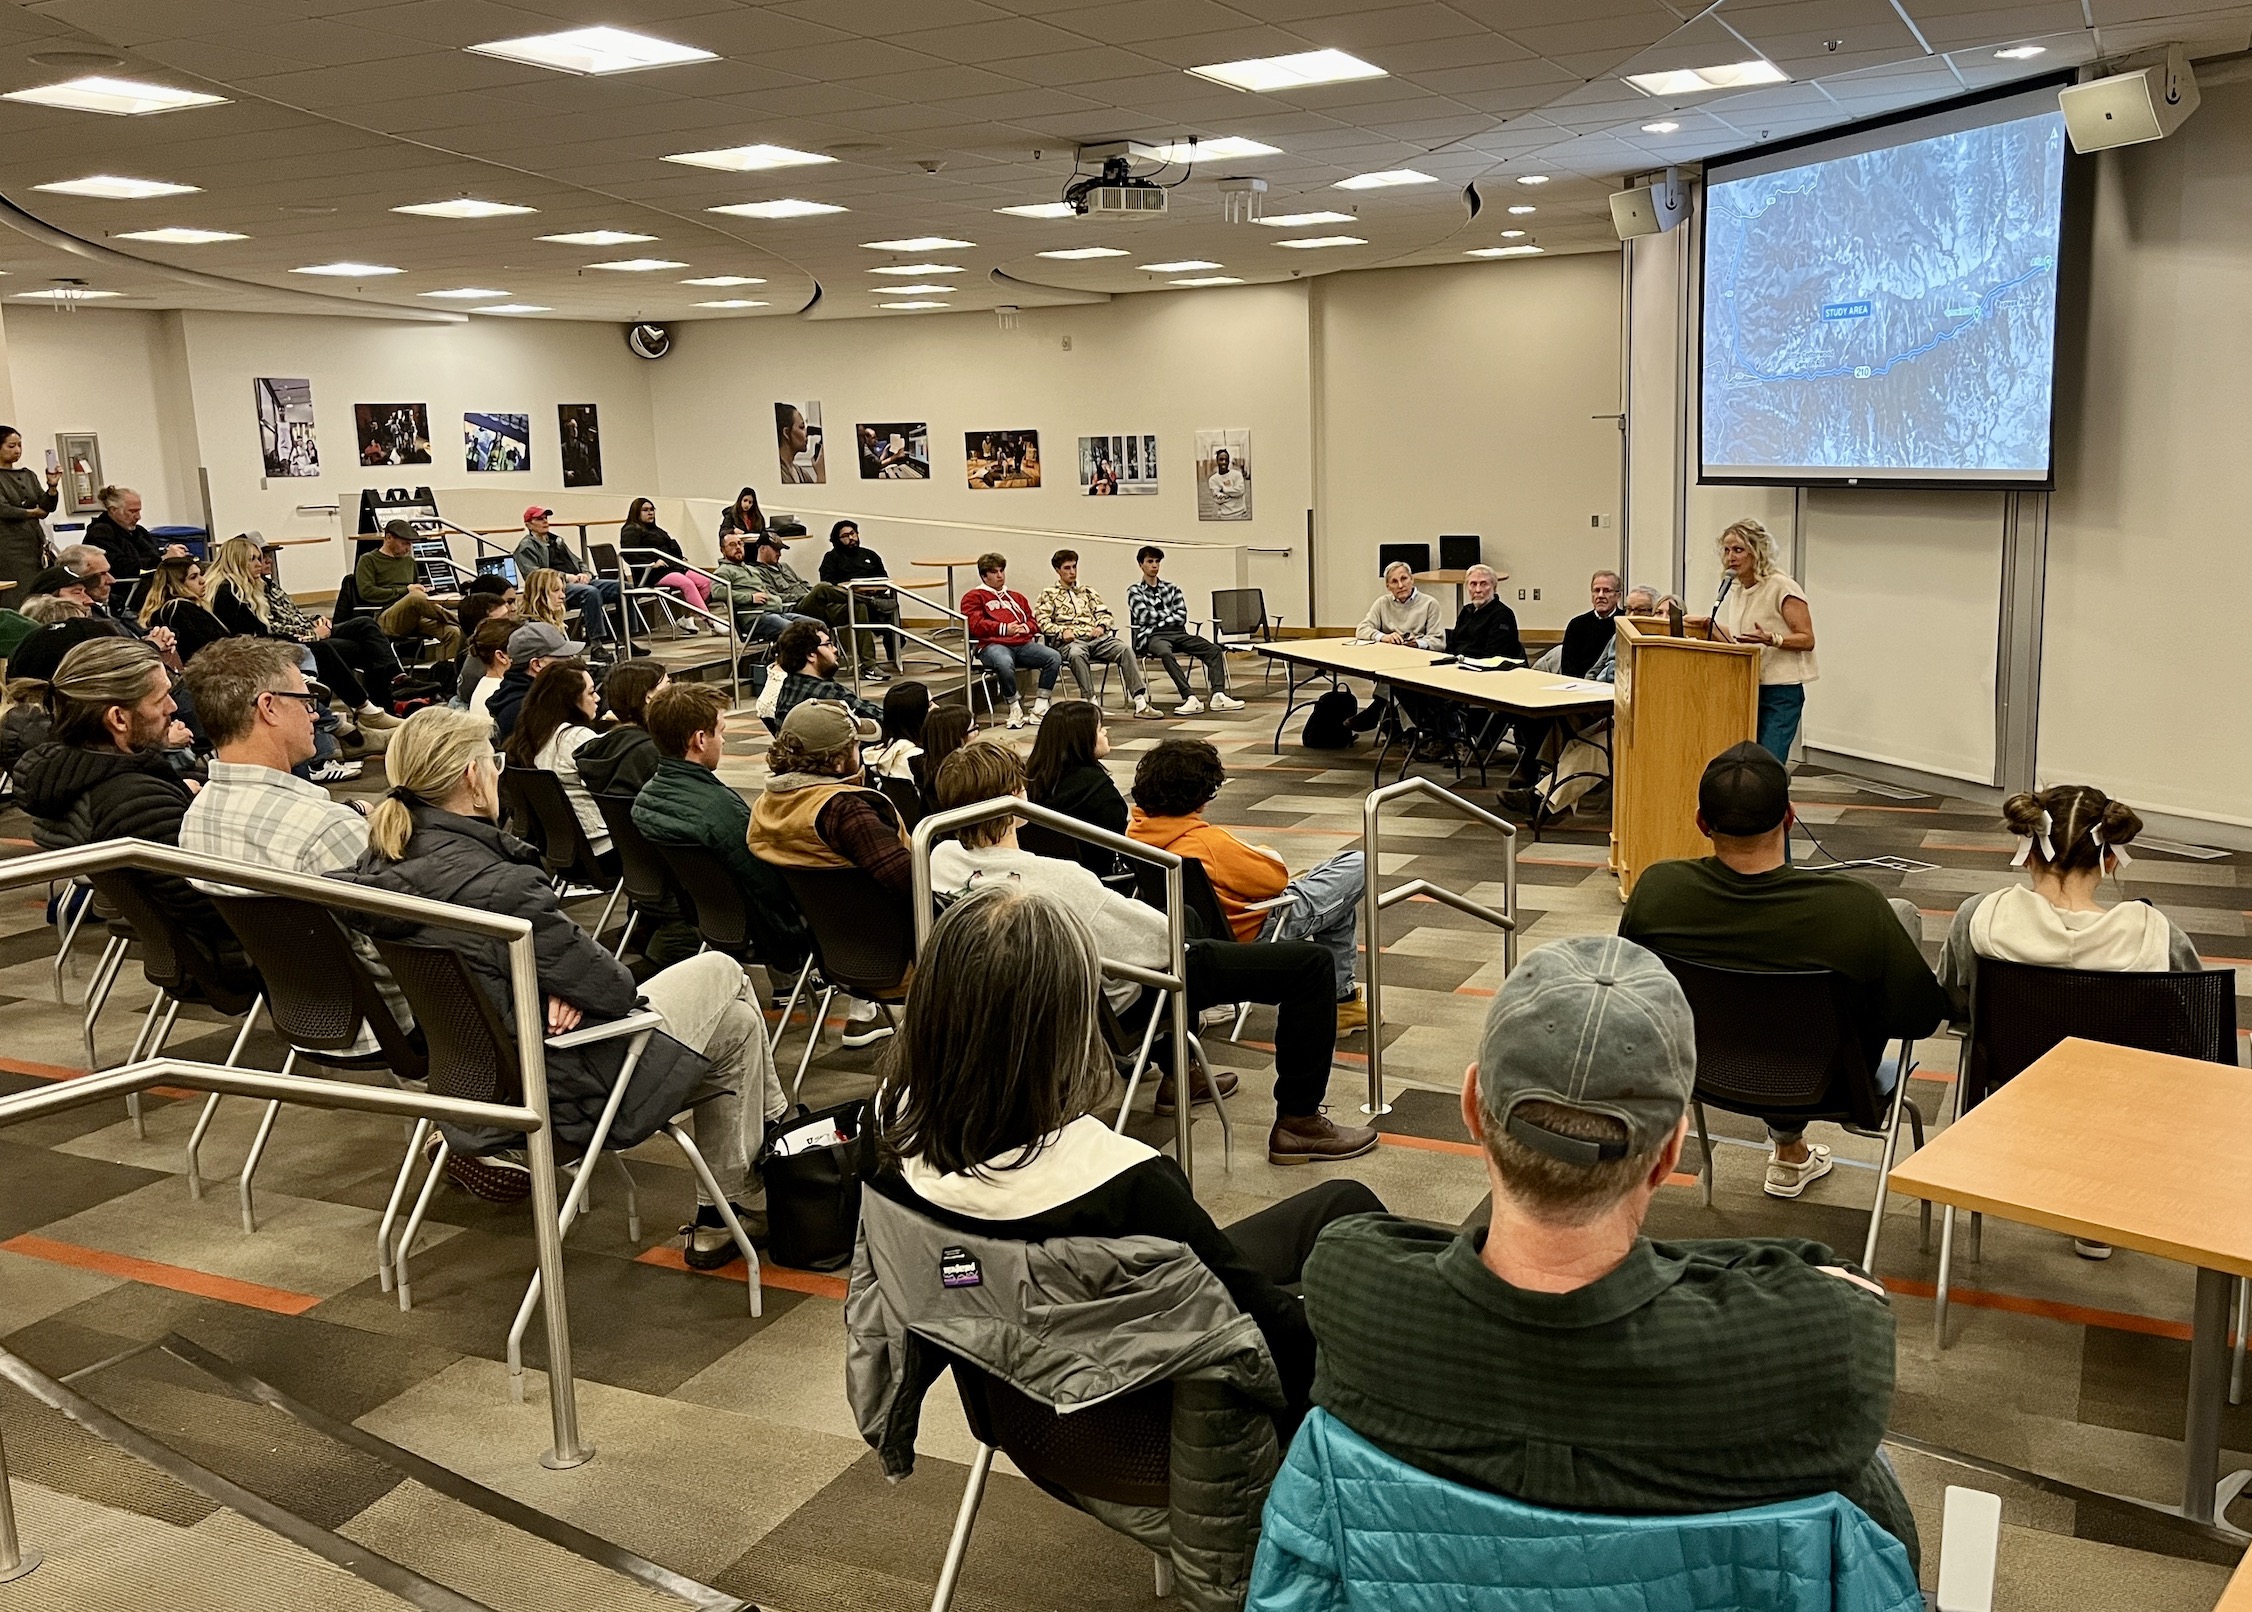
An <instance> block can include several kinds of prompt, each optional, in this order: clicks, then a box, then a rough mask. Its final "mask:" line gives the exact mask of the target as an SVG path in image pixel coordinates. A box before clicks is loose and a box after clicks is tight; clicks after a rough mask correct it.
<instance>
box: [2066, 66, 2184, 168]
mask: <svg viewBox="0 0 2252 1612" xmlns="http://www.w3.org/2000/svg"><path fill="white" fill-rule="evenodd" d="M2197 99H2198V97H2197V75H2196V74H2195V73H2192V72H2191V71H2190V66H2189V58H2188V57H2187V56H2186V55H2185V54H2184V53H2183V51H2182V47H2181V46H2179V45H2168V46H2167V47H2166V59H2165V60H2164V61H2160V62H2153V63H2151V64H2150V65H2149V66H2148V67H2145V68H2142V69H2141V70H2139V71H2137V72H2132V73H2114V74H2112V75H2111V76H2110V77H2108V78H2099V79H2094V80H2091V81H2090V82H2088V83H2086V84H2070V85H2067V86H2066V87H2065V88H2063V89H2061V90H2058V91H2057V107H2058V109H2059V110H2060V111H2062V112H2063V113H2064V127H2065V132H2066V133H2067V134H2069V135H2070V136H2071V137H2072V149H2073V150H2075V151H2079V152H2088V151H2108V150H2110V149H2111V148H2112V147H2113V146H2132V145H2140V144H2142V143H2143V142H2144V141H2146V140H2163V139H2165V138H2166V136H2168V135H2169V134H2172V133H2173V132H2174V131H2175V130H2176V129H2178V128H2180V127H2181V126H2182V121H2183V119H2185V118H2187V117H2188V116H2189V115H2190V114H2191V113H2192V112H2194V111H2196V110H2197Z"/></svg>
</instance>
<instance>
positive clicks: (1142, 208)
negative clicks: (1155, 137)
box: [1063, 140, 1167, 219]
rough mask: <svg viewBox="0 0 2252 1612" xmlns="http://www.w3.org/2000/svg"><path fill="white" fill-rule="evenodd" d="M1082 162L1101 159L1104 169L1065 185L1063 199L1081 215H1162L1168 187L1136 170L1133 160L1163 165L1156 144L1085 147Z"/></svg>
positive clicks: (1121, 216) (1123, 141)
mask: <svg viewBox="0 0 2252 1612" xmlns="http://www.w3.org/2000/svg"><path fill="white" fill-rule="evenodd" d="M1079 157H1080V160H1081V161H1082V162H1085V161H1090V160H1094V161H1100V162H1101V163H1102V172H1101V173H1099V174H1096V175H1094V176H1092V177H1090V178H1086V179H1079V180H1074V181H1073V182H1072V183H1071V184H1069V185H1067V186H1066V187H1065V188H1064V193H1063V199H1064V200H1065V201H1067V202H1069V203H1071V205H1072V207H1073V208H1074V209H1075V210H1076V211H1077V212H1078V214H1079V216H1080V217H1082V218H1125V219H1132V218H1163V217H1164V216H1165V203H1166V194H1167V193H1166V189H1165V187H1164V186H1163V185H1160V184H1158V183H1157V182H1156V181H1155V180H1152V179H1143V178H1139V177H1137V176H1136V175H1135V173H1134V159H1135V158H1136V157H1140V158H1142V159H1143V160H1144V161H1148V162H1154V163H1159V164H1162V163H1163V162H1164V160H1165V157H1164V153H1162V152H1161V151H1159V150H1158V149H1157V148H1156V147H1155V146H1145V145H1141V144H1138V143H1136V142H1133V141H1127V140H1122V141H1118V142H1116V143H1115V144H1111V145H1101V146H1082V147H1081V148H1080V151H1079Z"/></svg>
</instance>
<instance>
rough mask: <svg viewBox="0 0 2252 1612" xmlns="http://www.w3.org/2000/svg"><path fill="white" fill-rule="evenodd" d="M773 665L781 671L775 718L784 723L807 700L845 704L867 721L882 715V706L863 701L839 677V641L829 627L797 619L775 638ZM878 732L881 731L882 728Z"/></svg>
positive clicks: (775, 701)
mask: <svg viewBox="0 0 2252 1612" xmlns="http://www.w3.org/2000/svg"><path fill="white" fill-rule="evenodd" d="M774 665H775V669H776V670H777V671H779V672H780V673H781V674H782V680H781V686H780V687H779V688H778V689H777V690H776V691H775V695H774V720H775V721H776V722H784V721H787V720H788V719H789V715H790V713H791V712H792V711H794V710H795V709H797V707H798V706H799V705H801V704H803V703H804V702H805V701H807V700H827V701H829V702H831V703H832V704H836V705H842V706H844V707H846V708H847V709H848V710H850V711H851V712H852V714H853V715H854V716H856V717H859V718H860V719H861V720H863V721H865V722H874V721H876V720H877V719H878V718H879V717H881V716H882V715H883V714H884V712H883V707H882V706H880V705H878V704H876V703H875V702H874V701H873V700H864V699H862V698H861V697H860V696H859V695H857V694H855V693H853V692H852V690H851V689H849V688H847V687H845V686H844V684H842V683H840V682H838V681H837V680H836V675H835V674H836V670H837V640H836V638H835V636H834V635H832V634H831V633H830V631H829V629H828V628H826V627H823V626H821V625H819V624H818V623H815V622H811V621H794V622H792V623H790V626H789V628H788V630H787V631H785V632H784V633H783V634H782V636H781V637H780V638H778V639H776V640H775V641H774ZM877 731H878V733H879V734H880V733H881V731H882V730H881V729H880V728H879V729H878V730H877Z"/></svg>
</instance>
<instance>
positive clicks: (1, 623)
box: [0, 594, 89, 661]
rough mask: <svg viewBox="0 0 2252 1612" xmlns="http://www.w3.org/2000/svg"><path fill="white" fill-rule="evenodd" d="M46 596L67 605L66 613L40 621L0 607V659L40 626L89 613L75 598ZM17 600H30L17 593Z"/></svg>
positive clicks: (52, 615) (26, 602) (23, 613)
mask: <svg viewBox="0 0 2252 1612" xmlns="http://www.w3.org/2000/svg"><path fill="white" fill-rule="evenodd" d="M48 598H49V599H50V600H52V601H53V603H55V604H56V605H61V606H67V607H68V613H67V614H60V613H58V614H51V615H49V616H48V617H47V619H46V620H45V621H41V620H38V619H36V618H34V617H33V616H31V615H29V614H27V613H26V612H24V611H22V610H8V609H0V661H5V660H6V659H7V658H8V657H9V656H10V655H13V654H14V653H15V652H16V646H17V645H18V644H20V643H22V642H23V641H24V640H25V639H26V638H29V637H30V636H31V635H32V634H33V633H35V632H37V631H38V630H39V629H40V628H41V627H45V626H48V625H50V624H52V623H53V622H56V621H62V620H71V619H75V618H76V617H79V616H83V615H86V614H88V613H89V612H88V611H87V609H86V607H85V606H84V605H83V604H80V603H79V602H78V601H77V600H75V599H62V598H57V597H56V596H54V595H52V594H50V595H48ZM17 602H18V603H20V604H29V603H30V602H31V601H30V600H29V599H27V598H24V597H23V596H22V595H20V594H19V595H18V597H17Z"/></svg>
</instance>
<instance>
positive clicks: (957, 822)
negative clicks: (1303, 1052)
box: [911, 795, 1196, 1190]
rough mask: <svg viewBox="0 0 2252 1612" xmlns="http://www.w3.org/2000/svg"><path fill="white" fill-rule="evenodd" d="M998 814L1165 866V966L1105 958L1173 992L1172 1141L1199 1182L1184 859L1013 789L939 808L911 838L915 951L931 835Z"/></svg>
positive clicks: (927, 885) (924, 914)
mask: <svg viewBox="0 0 2252 1612" xmlns="http://www.w3.org/2000/svg"><path fill="white" fill-rule="evenodd" d="M995 817H1015V818H1020V819H1022V820H1023V821H1025V822H1028V823H1038V824H1040V825H1041V826H1042V827H1043V828H1051V829H1054V830H1055V831H1056V832H1057V833H1058V834H1061V835H1064V836H1065V837H1066V838H1069V839H1074V840H1083V841H1085V842H1086V843H1087V844H1089V845H1099V846H1102V847H1103V848H1104V849H1105V850H1110V851H1116V852H1117V853H1118V854H1119V855H1121V856H1127V857H1133V858H1136V859H1138V860H1140V861H1143V862H1154V863H1155V864H1157V865H1158V866H1159V867H1161V868H1163V869H1164V870H1165V945H1166V968H1167V971H1166V972H1165V973H1163V974H1158V973H1154V972H1152V971H1150V970H1149V969H1145V968H1136V967H1134V966H1133V965H1132V964H1130V963H1113V962H1110V961H1107V960H1106V961H1105V962H1104V963H1103V972H1104V973H1105V974H1110V975H1115V976H1116V977H1118V978H1120V979H1130V980H1134V981H1136V982H1137V983H1139V984H1142V985H1145V986H1150V987H1154V988H1155V989H1157V990H1161V991H1170V992H1171V993H1172V996H1173V1031H1172V1034H1173V1071H1174V1073H1173V1080H1174V1087H1173V1089H1174V1092H1175V1094H1176V1095H1177V1096H1178V1097H1179V1098H1180V1101H1179V1102H1177V1103H1176V1104H1175V1105H1174V1107H1173V1147H1174V1153H1175V1159H1176V1162H1178V1163H1179V1165H1180V1166H1181V1174H1183V1175H1185V1176H1187V1177H1188V1180H1189V1186H1190V1188H1191V1189H1192V1190H1193V1189H1194V1188H1195V1186H1196V1160H1195V1158H1194V1157H1193V1156H1192V1154H1191V1152H1190V1147H1189V1120H1190V1114H1189V1110H1190V1109H1191V1108H1192V1107H1194V1106H1195V1105H1194V1104H1193V1103H1192V1102H1191V1101H1190V1100H1189V1087H1188V1080H1189V1074H1188V1069H1189V962H1188V927H1187V914H1188V899H1187V896H1186V894H1185V892H1184V891H1183V888H1182V883H1181V859H1180V857H1179V856H1177V855H1175V854H1174V853H1173V852H1171V851H1164V850H1160V849H1158V848H1157V847H1156V846H1154V845H1143V844H1141V843H1140V842H1139V841H1136V840H1130V839H1128V838H1127V837H1126V836H1125V835H1123V834H1113V833H1111V832H1110V831H1109V830H1108V829H1102V828H1096V827H1094V826H1093V825H1091V824H1088V823H1082V822H1081V821H1079V819H1078V818H1076V817H1066V816H1065V815H1064V814H1063V813H1061V812H1058V811H1051V810H1050V809H1049V808H1047V807H1045V806H1035V805H1034V804H1032V802H1030V801H1028V800H1020V799H1018V798H1017V797H1016V796H1014V795H1011V796H1008V797H1007V798H1005V799H1001V800H983V801H979V802H978V803H977V804H976V805H974V806H961V807H957V808H956V809H955V810H953V811H950V812H936V813H933V814H932V815H931V816H929V817H926V818H924V819H923V820H922V821H921V822H919V823H917V824H916V825H915V832H914V835H913V838H912V841H911V844H912V847H913V858H912V860H913V862H914V876H915V955H916V956H918V957H920V956H921V955H922V952H923V946H924V944H925V943H926V942H927V941H928V940H929V939H930V933H931V841H932V840H933V839H934V838H936V837H937V836H938V835H940V834H944V833H947V832H950V831H951V830H954V829H957V828H961V827H963V826H965V825H967V824H970V823H983V822H986V821H988V820H989V819H992V818H995Z"/></svg>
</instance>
